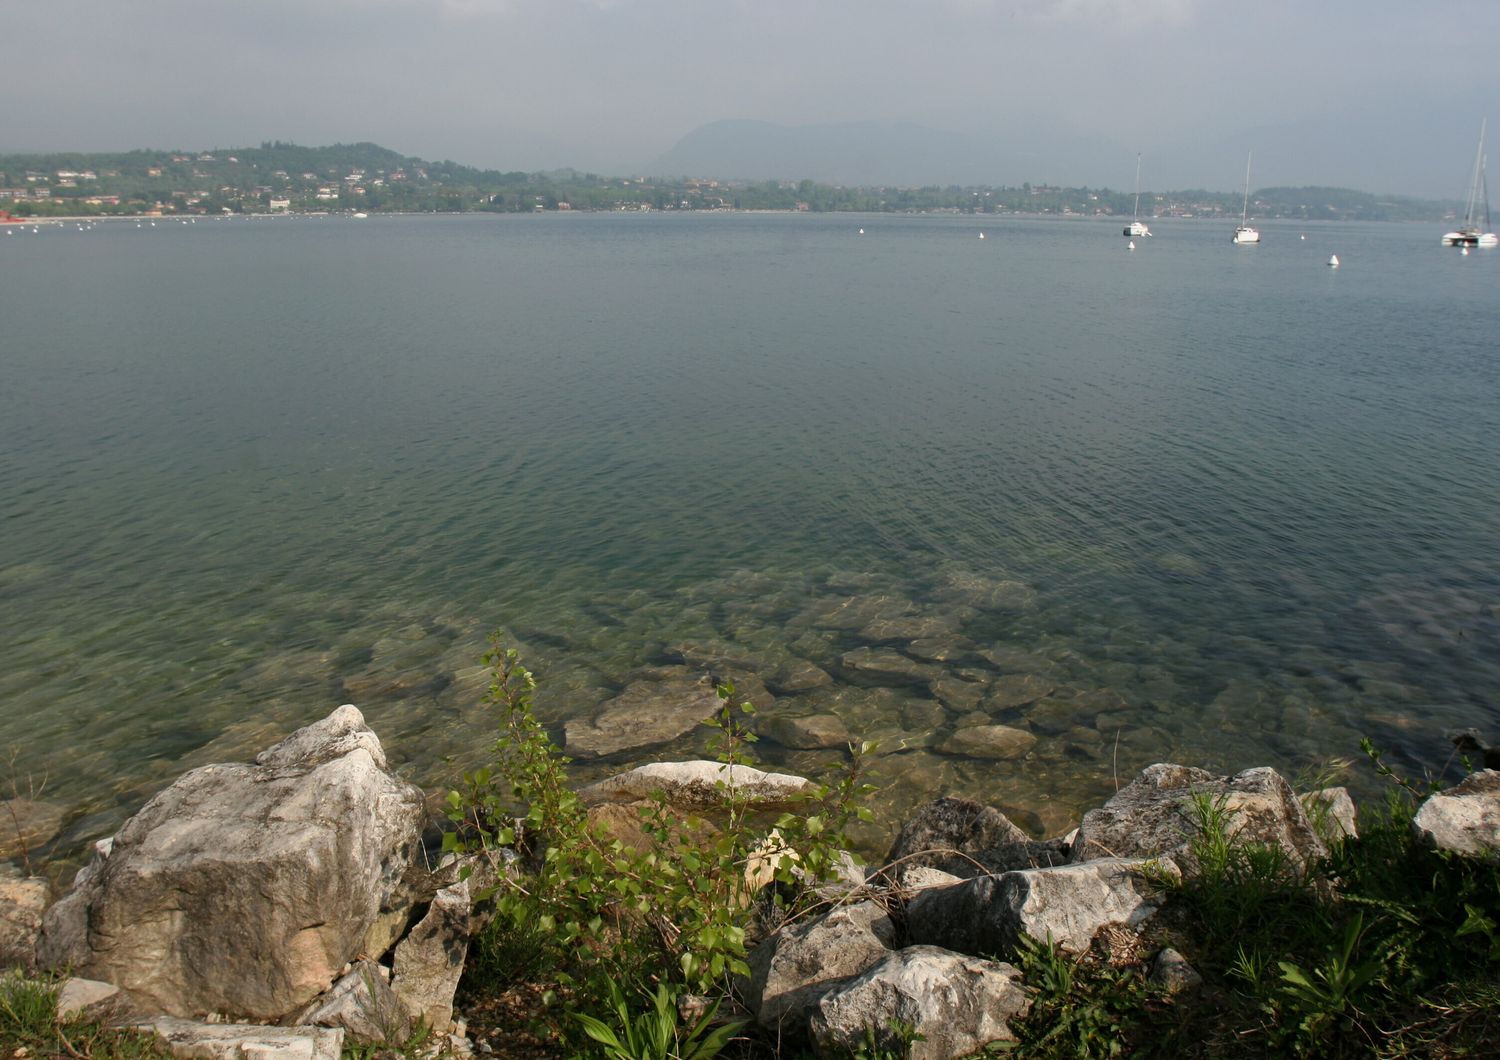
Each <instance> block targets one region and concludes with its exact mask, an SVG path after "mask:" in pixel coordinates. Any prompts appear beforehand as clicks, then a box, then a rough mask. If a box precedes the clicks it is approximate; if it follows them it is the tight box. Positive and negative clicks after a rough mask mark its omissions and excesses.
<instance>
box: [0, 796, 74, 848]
mask: <svg viewBox="0 0 1500 1060" xmlns="http://www.w3.org/2000/svg"><path fill="white" fill-rule="evenodd" d="M63 814H64V811H63V808H62V807H61V806H58V805H57V804H56V803H51V802H37V801H35V800H33V799H6V800H4V801H3V802H0V858H13V857H15V856H17V855H18V854H26V853H30V852H31V851H34V850H36V849H37V848H38V847H40V846H42V845H43V844H44V843H46V842H47V841H48V840H50V839H52V838H53V837H54V836H56V835H57V833H58V832H59V831H61V830H62V822H63Z"/></svg>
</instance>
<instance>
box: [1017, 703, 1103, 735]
mask: <svg viewBox="0 0 1500 1060" xmlns="http://www.w3.org/2000/svg"><path fill="white" fill-rule="evenodd" d="M1093 715H1094V712H1093V711H1090V710H1089V709H1088V708H1087V707H1085V706H1083V705H1082V704H1080V703H1079V702H1078V701H1077V700H1073V699H1056V698H1053V697H1050V696H1049V697H1047V698H1046V699H1039V700H1037V701H1036V702H1035V703H1033V704H1031V706H1029V707H1027V708H1026V724H1027V725H1030V726H1031V727H1032V728H1033V729H1035V730H1036V731H1037V732H1040V733H1046V734H1047V735H1049V736H1057V735H1060V734H1062V733H1065V732H1067V731H1068V730H1070V729H1073V728H1076V727H1078V725H1079V723H1080V722H1081V721H1082V720H1084V719H1086V718H1091V717H1093Z"/></svg>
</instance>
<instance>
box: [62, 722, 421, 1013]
mask: <svg viewBox="0 0 1500 1060" xmlns="http://www.w3.org/2000/svg"><path fill="white" fill-rule="evenodd" d="M422 818H423V807H422V791H421V789H419V788H417V787H414V786H413V785H411V784H407V783H406V782H404V781H402V780H401V779H400V778H399V777H397V776H395V775H394V774H392V773H390V772H389V771H388V770H387V769H386V761H385V754H384V752H383V751H382V750H381V747H380V741H379V739H378V738H377V737H376V736H375V734H374V733H373V732H371V731H370V729H369V728H368V727H367V726H366V725H365V722H364V717H363V716H362V715H361V714H360V712H359V711H358V710H357V709H356V708H355V707H353V706H343V707H340V708H338V709H337V710H336V711H334V712H333V713H332V714H330V715H329V716H328V717H327V718H325V719H324V720H322V721H320V722H318V723H316V724H314V725H310V726H308V727H307V728H304V729H301V730H299V731H297V732H295V733H293V734H292V735H291V736H289V737H287V739H285V740H283V741H282V742H281V743H279V744H277V745H275V746H274V747H272V748H270V749H269V750H267V751H265V752H263V753H262V754H261V755H260V756H259V757H258V758H257V759H256V764H255V765H244V764H233V765H214V766H204V767H203V768H201V769H195V770H193V771H192V772H190V773H187V774H185V775H184V776H182V777H181V778H179V779H178V780H177V781H176V782H175V783H174V784H173V785H172V786H171V787H169V788H167V789H166V790H165V791H163V792H161V793H160V794H158V795H157V796H156V797H155V798H153V799H152V800H151V801H150V802H148V803H147V804H146V806H145V807H144V808H142V810H141V812H140V813H138V814H136V816H135V817H133V818H131V819H130V820H129V821H127V822H126V824H125V826H124V827H123V828H122V829H121V830H120V832H119V834H118V835H117V836H115V837H114V841H113V842H112V843H110V844H105V845H103V846H101V849H100V851H99V853H98V854H97V855H96V857H95V859H94V861H93V862H91V863H90V864H89V865H88V866H86V867H85V869H84V870H83V871H82V872H80V873H79V875H78V878H77V879H76V880H75V882H74V886H73V890H72V891H71V892H70V893H69V894H68V895H67V896H66V897H64V899H63V900H62V901H60V902H59V903H57V904H56V905H55V906H53V907H52V909H50V910H48V912H47V916H46V918H45V921H44V924H43V937H42V940H41V944H40V946H39V948H38V957H39V959H40V961H41V962H42V963H43V964H45V965H46V966H50V967H61V966H64V965H67V966H71V968H72V970H73V971H75V972H76V973H78V974H80V975H86V976H88V977H90V978H94V979H103V980H106V981H108V982H111V983H115V984H117V985H119V986H121V987H124V988H125V989H126V990H128V991H129V992H130V993H131V994H132V995H133V996H134V997H135V998H136V999H137V1000H138V1001H139V1002H140V1004H141V1005H142V1007H143V1008H146V1009H148V1010H154V1011H159V1012H165V1013H167V1014H169V1015H173V1016H188V1015H195V1014H200V1013H208V1012H217V1013H223V1014H226V1015H232V1016H244V1017H251V1018H255V1019H276V1018H278V1017H281V1016H282V1015H284V1014H287V1013H290V1012H292V1011H293V1010H296V1009H298V1008H300V1007H302V1006H303V1005H305V1004H306V1003H307V1002H308V1001H310V1000H311V999H312V998H314V997H316V996H317V995H318V994H319V993H321V992H322V991H323V990H324V989H326V988H327V987H328V985H329V984H330V983H331V982H332V981H333V979H334V977H335V976H336V975H337V974H338V973H339V970H340V969H341V968H342V967H343V966H344V965H345V964H346V963H347V962H349V961H351V960H353V959H354V958H355V957H356V956H357V955H358V954H359V952H360V950H361V948H362V944H363V942H364V940H365V937H366V933H367V931H368V930H369V929H370V927H371V925H372V924H374V923H375V922H376V920H377V918H378V917H379V916H380V914H381V912H382V909H383V907H386V906H388V905H389V903H390V901H391V899H392V896H393V895H395V894H396V893H397V892H398V891H399V889H400V887H401V882H402V877H403V875H404V874H405V873H406V871H407V869H408V866H409V864H410V862H411V860H412V857H413V855H414V854H415V853H417V852H418V850H419V847H420V833H421V822H422Z"/></svg>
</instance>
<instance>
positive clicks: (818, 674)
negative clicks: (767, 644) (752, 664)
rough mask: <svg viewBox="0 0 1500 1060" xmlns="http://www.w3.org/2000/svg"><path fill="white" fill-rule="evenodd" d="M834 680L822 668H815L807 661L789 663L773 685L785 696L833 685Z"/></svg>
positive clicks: (799, 660)
mask: <svg viewBox="0 0 1500 1060" xmlns="http://www.w3.org/2000/svg"><path fill="white" fill-rule="evenodd" d="M832 683H833V678H832V677H831V676H829V673H828V671H827V670H825V669H823V668H822V667H821V666H814V665H813V664H812V663H810V662H808V661H807V660H805V659H798V660H796V661H794V662H789V663H787V664H786V665H785V666H783V667H782V668H781V671H780V672H779V673H778V674H777V675H776V680H775V681H774V682H773V684H774V685H775V686H776V688H777V689H778V690H780V691H781V692H782V693H783V694H784V695H791V694H794V693H797V692H806V691H807V690H808V689H809V688H821V687H822V686H823V685H827V684H832Z"/></svg>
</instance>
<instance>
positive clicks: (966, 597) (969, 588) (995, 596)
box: [933, 571, 1036, 612]
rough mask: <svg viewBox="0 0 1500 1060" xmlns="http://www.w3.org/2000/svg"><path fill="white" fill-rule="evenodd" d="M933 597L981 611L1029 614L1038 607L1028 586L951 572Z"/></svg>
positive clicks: (1006, 580)
mask: <svg viewBox="0 0 1500 1060" xmlns="http://www.w3.org/2000/svg"><path fill="white" fill-rule="evenodd" d="M933 595H935V596H936V597H937V598H938V599H939V600H949V601H953V602H955V603H960V604H964V605H966V606H968V607H977V608H979V609H980V610H981V611H1006V612H1014V611H1029V610H1030V609H1031V608H1032V607H1034V606H1036V591H1035V590H1033V589H1032V588H1031V587H1030V586H1028V585H1026V584H1025V583H1023V582H1018V581H1014V580H1011V579H1007V578H991V577H988V576H986V575H983V574H973V573H970V572H967V571H950V572H948V573H947V574H946V575H945V576H944V580H943V584H942V585H940V586H939V587H938V590H937V592H936V593H934V594H933Z"/></svg>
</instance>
